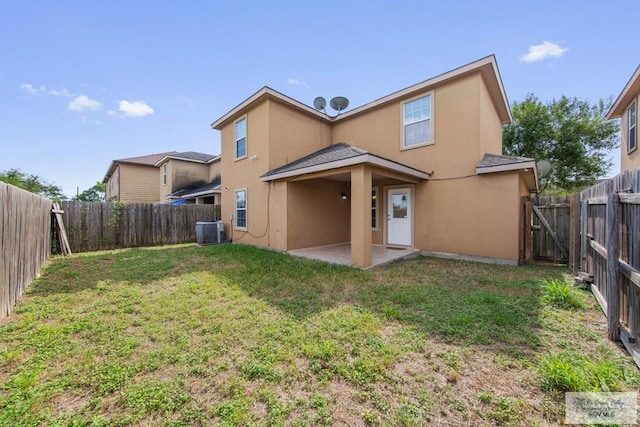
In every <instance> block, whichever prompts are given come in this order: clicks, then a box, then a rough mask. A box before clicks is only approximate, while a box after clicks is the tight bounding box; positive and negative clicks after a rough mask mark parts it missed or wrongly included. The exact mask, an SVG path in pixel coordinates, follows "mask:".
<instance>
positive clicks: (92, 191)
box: [73, 182, 107, 202]
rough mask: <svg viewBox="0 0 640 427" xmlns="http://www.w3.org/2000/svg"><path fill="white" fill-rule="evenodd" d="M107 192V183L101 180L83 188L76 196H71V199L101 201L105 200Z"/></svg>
mask: <svg viewBox="0 0 640 427" xmlns="http://www.w3.org/2000/svg"><path fill="white" fill-rule="evenodd" d="M106 192H107V185H106V184H105V183H103V182H96V184H95V185H94V186H93V187H91V188H89V189H87V190H84V191H83V192H82V193H80V194H78V195H77V196H73V200H76V201H79V202H102V201H104V200H105V194H106Z"/></svg>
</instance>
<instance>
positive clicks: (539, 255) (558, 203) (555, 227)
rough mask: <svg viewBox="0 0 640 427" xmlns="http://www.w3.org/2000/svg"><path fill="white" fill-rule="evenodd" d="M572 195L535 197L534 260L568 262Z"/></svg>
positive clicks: (533, 219) (533, 201) (533, 217)
mask: <svg viewBox="0 0 640 427" xmlns="http://www.w3.org/2000/svg"><path fill="white" fill-rule="evenodd" d="M571 202H572V200H571V196H544V197H534V198H533V200H532V208H533V211H534V212H535V215H533V216H532V222H533V224H532V227H531V228H532V234H533V237H532V239H531V240H532V256H533V259H534V260H546V261H554V262H568V261H569V251H568V248H570V247H571Z"/></svg>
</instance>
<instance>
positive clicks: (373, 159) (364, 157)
mask: <svg viewBox="0 0 640 427" xmlns="http://www.w3.org/2000/svg"><path fill="white" fill-rule="evenodd" d="M364 163H366V164H370V165H373V166H379V167H382V168H385V169H390V170H393V171H395V172H400V173H403V174H406V175H409V176H413V177H415V178H419V179H425V180H427V179H429V178H430V177H431V174H429V173H427V172H423V171H420V170H418V169H414V168H411V167H409V166H404V165H401V164H399V163H396V162H393V161H391V160H387V159H384V158H382V157H378V156H376V155H374V154H370V153H365V154H361V155H358V156H353V157H348V158H346V159H340V160H334V161H331V162H327V163H322V164H318V165H312V166H306V167H302V168H298V169H294V170H290V171H285V172H279V173H274V174H271V175H262V176H261V177H260V181H262V182H270V181H277V180H279V179H285V178H292V177H296V176H300V175H306V174H310V173H314V172H324V171H327V170H331V169H338V168H344V167H349V166H355V165H359V164H364Z"/></svg>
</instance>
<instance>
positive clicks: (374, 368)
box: [0, 245, 640, 426]
mask: <svg viewBox="0 0 640 427" xmlns="http://www.w3.org/2000/svg"><path fill="white" fill-rule="evenodd" d="M563 273H566V272H565V271H564V270H563V269H562V268H558V267H540V266H523V267H504V266H494V265H485V264H478V263H469V262H459V261H451V260H440V259H432V258H418V259H414V260H410V261H403V262H397V263H394V264H391V265H389V266H387V267H385V268H382V269H378V270H372V271H360V270H355V269H351V268H348V267H342V266H335V265H328V264H324V263H321V262H315V261H309V260H304V259H297V258H292V257H289V256H287V255H283V254H279V253H274V252H270V251H265V250H260V249H256V248H251V247H247V246H243V245H221V246H208V247H195V246H192V245H182V246H171V247H162V248H147V249H131V250H119V251H111V252H96V253H89V254H80V255H74V256H71V257H66V258H62V257H59V258H55V259H54V260H53V262H51V263H50V265H48V267H47V268H46V269H45V272H44V274H43V275H42V277H41V278H40V279H38V280H37V281H36V282H35V283H34V284H33V285H32V286H31V287H30V288H29V290H28V292H27V294H26V295H25V296H24V297H23V298H22V299H21V301H20V302H19V303H18V305H17V306H16V308H15V312H14V314H12V315H11V316H10V317H9V318H7V319H4V320H3V321H2V323H1V324H0V325H1V326H0V425H2V426H31V425H33V426H40V425H47V426H85V425H87V426H88V425H91V426H102V425H105V426H119V425H146V426H191V425H195V426H198V425H237V424H240V425H294V426H297V425H487V426H493V425H523V426H525V425H526V426H531V425H555V424H561V423H562V420H563V419H564V394H563V393H564V391H587V390H604V391H624V390H634V389H636V388H637V387H638V386H639V385H640V378H639V375H638V369H637V368H636V366H635V365H634V364H633V362H632V361H631V360H630V358H629V357H628V356H626V355H625V354H624V352H623V350H621V349H620V348H619V347H617V346H616V345H615V344H612V343H610V342H609V341H608V340H607V339H606V319H605V318H604V316H603V314H602V312H601V311H600V310H599V308H598V307H597V304H596V303H595V302H594V299H593V298H592V297H591V295H589V294H588V293H586V292H583V291H577V290H575V289H572V288H570V289H568V290H567V289H564V288H563V287H562V286H560V285H558V284H561V283H562V276H563ZM543 279H544V281H543ZM568 294H570V298H569V297H568V296H567V295H568Z"/></svg>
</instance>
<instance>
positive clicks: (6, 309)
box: [0, 182, 51, 318]
mask: <svg viewBox="0 0 640 427" xmlns="http://www.w3.org/2000/svg"><path fill="white" fill-rule="evenodd" d="M50 248H51V201H50V200H48V199H45V198H43V197H40V196H37V195H35V194H33V193H29V192H27V191H24V190H21V189H19V188H17V187H14V186H12V185H8V184H5V183H4V182H0V318H1V317H5V316H7V315H9V314H10V313H11V310H12V308H13V306H14V304H15V303H16V301H17V300H18V298H20V296H22V294H23V293H24V291H25V290H26V288H27V287H28V286H29V284H30V283H31V282H32V281H33V280H34V279H35V278H36V277H37V276H38V275H39V274H40V271H41V269H42V267H43V266H44V264H45V263H46V261H47V259H48V258H49V255H50Z"/></svg>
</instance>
